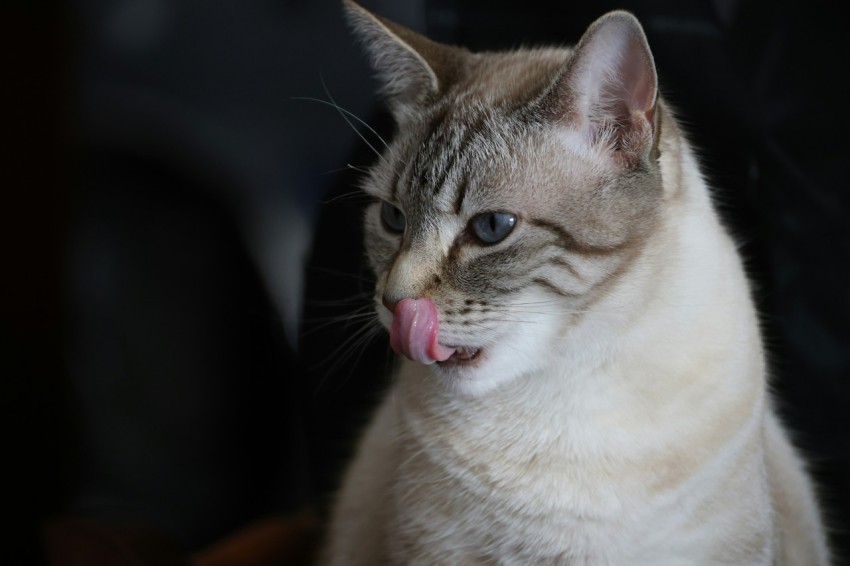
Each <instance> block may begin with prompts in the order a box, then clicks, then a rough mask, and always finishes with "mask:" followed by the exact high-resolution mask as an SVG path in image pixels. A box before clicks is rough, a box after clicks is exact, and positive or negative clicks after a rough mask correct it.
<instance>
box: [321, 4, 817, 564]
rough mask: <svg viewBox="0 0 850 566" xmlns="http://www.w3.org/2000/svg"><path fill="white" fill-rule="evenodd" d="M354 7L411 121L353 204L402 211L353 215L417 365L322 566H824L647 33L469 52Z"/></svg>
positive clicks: (806, 491) (359, 462)
mask: <svg viewBox="0 0 850 566" xmlns="http://www.w3.org/2000/svg"><path fill="white" fill-rule="evenodd" d="M348 10H349V12H350V15H351V16H352V18H353V20H354V21H355V23H356V25H357V26H358V28H359V29H360V31H361V33H362V35H364V36H365V37H366V38H367V40H368V41H371V42H372V45H373V47H372V48H371V49H372V54H373V57H374V59H375V64H376V66H377V67H378V69H379V72H380V73H382V75H383V78H384V81H385V85H386V88H387V92H388V94H389V95H390V100H391V103H392V104H393V109H394V112H395V114H396V116H397V117H398V119H399V122H400V129H399V133H398V135H397V136H396V138H395V140H394V141H393V143H392V144H391V145H390V147H389V148H388V150H387V152H385V154H384V157H383V158H382V160H381V161H380V162H379V163H378V164H377V165H376V166H375V168H374V169H373V170H372V174H371V177H370V179H369V181H368V183H367V185H366V187H365V188H366V190H367V191H369V192H370V193H372V194H373V195H375V196H377V197H378V198H379V199H381V200H383V201H384V202H388V203H390V204H391V206H390V207H389V209H387V208H386V205H384V208H382V205H375V206H373V207H371V208H370V210H369V211H368V212H367V217H366V227H367V251H368V255H369V260H370V263H371V265H372V267H373V269H375V271H376V273H377V275H378V289H377V291H376V302H377V304H378V305H379V306H378V307H377V308H378V310H379V315H380V317H381V319H382V321H383V322H384V324H385V325H386V326H387V327H388V328H391V330H392V336H393V344H394V346H395V347H396V349H397V350H398V351H399V352H402V353H404V354H405V355H406V356H408V357H410V358H413V359H416V360H418V361H411V360H404V361H403V362H402V363H401V366H400V368H399V371H398V373H397V376H396V377H395V379H394V382H393V385H392V388H391V389H390V391H389V392H388V394H387V396H386V398H385V399H384V401H383V403H382V405H381V406H380V408H379V410H378V412H377V414H376V415H375V417H374V418H373V421H372V423H371V424H370V426H369V428H368V430H367V432H366V434H365V437H364V438H363V440H362V442H361V444H360V446H359V449H358V453H357V456H356V458H355V460H354V462H353V464H352V465H351V467H350V469H349V471H348V474H347V476H346V479H345V482H344V485H343V487H342V489H341V492H340V493H339V498H338V501H337V503H336V506H335V508H334V510H333V516H332V522H331V524H330V527H329V530H328V541H327V545H326V548H325V550H324V556H323V560H324V561H325V562H326V563H328V564H335V565H336V564H339V565H342V564H346V565H364V566H365V565H372V564H384V563H393V564H523V565H524V564H593V565H596V564H612V565H626V564H628V565H637V564H647V565H650V564H651V565H673V564H736V565H737V564H801V565H815V564H826V563H828V561H829V558H828V553H827V549H826V545H825V537H824V533H823V529H822V526H821V523H820V518H819V512H818V509H817V506H816V502H815V497H814V495H813V492H812V487H811V485H810V482H809V480H808V478H807V477H806V474H805V472H804V469H803V464H802V462H801V460H800V459H799V457H798V456H797V455H796V454H795V452H794V450H793V449H792V447H791V445H790V443H789V441H788V439H787V437H786V434H785V432H784V431H783V429H782V428H781V426H780V425H779V423H778V421H777V419H776V416H775V413H774V411H773V409H772V407H771V402H770V398H769V395H768V393H767V385H766V377H765V376H766V372H765V362H764V354H763V348H762V345H761V341H760V336H759V329H758V321H757V318H756V315H755V312H754V309H753V306H752V301H751V298H750V291H749V287H748V284H747V280H746V278H745V276H744V272H743V269H742V267H741V262H740V259H739V256H738V253H737V250H736V248H735V245H734V243H733V242H732V240H731V239H730V238H729V236H728V235H727V233H726V231H725V230H724V229H723V228H722V226H721V224H720V222H719V220H718V217H717V215H716V213H715V211H714V208H713V206H712V203H711V201H710V198H709V193H708V190H707V188H706V185H705V183H704V181H703V179H702V178H701V176H700V174H699V170H698V166H697V163H696V160H695V158H694V156H693V154H692V152H691V150H690V149H689V147H688V145H687V142H686V141H685V139H684V138H683V137H682V135H681V133H680V132H679V130H678V128H677V127H676V124H675V122H674V120H673V117H672V115H671V114H670V112H669V110H668V109H667V108H666V107H665V105H664V104H663V102H661V101H660V99H658V97H657V92H656V79H655V74H654V73H655V72H654V66H653V64H652V59H651V55H650V54H649V51H648V48H646V46H645V45H646V44H645V38H643V34H642V32H641V31H640V27H639V25H638V24H637V22H636V21H635V20H634V19H633V18H631V16H628V15H626V14H623V13H616V14H614V15H611V16H607V17H606V18H603V19H601V20H600V21H599V22H597V23H596V24H594V26H592V27H591V29H590V30H589V31H588V33H587V34H586V35H585V38H584V39H583V40H582V42H581V43H580V44H579V46H578V47H577V48H576V50H575V51H571V50H568V49H546V50H534V51H520V52H514V53H506V54H475V55H473V54H470V53H468V52H465V51H460V50H455V49H453V48H448V47H445V46H440V45H438V44H433V43H430V42H428V41H427V40H424V39H423V38H421V37H419V36H415V35H414V34H411V33H410V32H408V31H407V30H404V29H403V28H398V27H397V26H394V25H393V24H390V23H389V22H386V21H383V20H379V19H376V18H374V17H373V16H371V15H369V14H368V13H366V12H365V11H362V9H360V8H359V7H356V6H354V5H349V7H348ZM390 209H391V210H390ZM492 211H499V214H500V215H501V216H492V215H490V216H486V219H487V222H485V226H484V228H480V227H475V222H476V221H475V219H476V218H479V217H481V215H486V214H488V213H490V212H492ZM395 213H399V214H403V216H402V217H399V216H393V214H395ZM382 214H383V216H382ZM505 214H508V216H505ZM510 216H512V217H513V223H512V224H511V225H510V226H509V227H508V228H507V229H505V228H504V226H503V225H502V224H503V223H504V222H507V221H508V220H505V219H509V217H510ZM398 218H402V219H403V222H401V223H399V222H398ZM487 223H489V224H487ZM500 223H502V224H500ZM488 226H489V227H488ZM482 230H483V231H482ZM506 230H507V231H506ZM482 238H483V240H482ZM494 238H495V241H490V240H492V239H494ZM381 303H383V305H385V306H381ZM432 306H433V311H431V310H428V309H431V308H432ZM388 309H394V311H395V322H393V321H394V319H393V315H392V314H391V312H390V310H388ZM417 309H424V310H417ZM429 313H431V314H429ZM417 316H419V317H420V318H418V319H417V318H416V317H417ZM417 325H419V326H421V325H426V326H427V327H428V330H424V331H423V330H420V329H419V326H417ZM430 325H433V327H434V328H433V329H431V326H430ZM437 342H439V344H437ZM455 348H458V351H459V352H461V353H465V352H468V351H471V352H472V354H471V356H472V359H471V360H464V359H463V358H464V357H467V355H469V354H464V355H460V356H459V355H458V354H454V355H451V354H450V353H451V352H453V351H454V349H455ZM450 355H451V357H449V356H450ZM434 360H437V361H439V363H438V364H436V365H424V364H423V363H419V362H432V361H434ZM441 360H442V361H441Z"/></svg>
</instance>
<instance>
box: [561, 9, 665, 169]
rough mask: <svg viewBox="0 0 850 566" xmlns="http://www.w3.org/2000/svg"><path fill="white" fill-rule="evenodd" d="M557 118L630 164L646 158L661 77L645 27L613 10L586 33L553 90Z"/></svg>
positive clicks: (632, 17)
mask: <svg viewBox="0 0 850 566" xmlns="http://www.w3.org/2000/svg"><path fill="white" fill-rule="evenodd" d="M553 95H554V96H555V98H556V101H555V105H554V109H555V112H556V115H557V119H559V120H564V121H566V122H567V124H566V125H567V126H568V127H569V128H570V129H573V130H577V131H578V133H579V134H580V139H582V140H583V141H584V142H586V143H587V144H588V145H596V144H606V145H607V146H608V147H610V149H611V151H612V152H614V156H615V158H616V159H617V160H618V161H620V162H621V163H623V164H624V165H626V166H635V165H638V164H639V163H640V162H642V161H643V160H645V159H647V158H648V157H649V155H650V152H651V151H652V148H653V145H654V138H655V135H656V125H657V124H656V119H657V116H656V114H657V113H656V107H657V102H658V100H657V99H658V77H657V75H656V71H655V62H654V60H653V58H652V52H651V51H650V50H649V44H648V43H647V40H646V35H644V32H643V28H642V27H641V25H640V23H639V22H638V20H637V18H635V17H634V16H633V15H631V14H630V13H628V12H623V11H615V12H610V13H608V14H606V15H604V16H602V17H601V18H599V19H598V20H596V21H595V22H594V23H593V24H592V25H591V26H590V27H589V28H588V30H587V31H586V32H585V34H584V36H583V37H582V38H581V41H580V42H579V43H578V45H577V46H576V49H575V53H574V55H573V57H572V58H571V59H570V61H569V62H568V64H567V67H566V69H565V71H564V73H563V74H562V76H561V77H560V79H559V81H558V83H557V85H556V88H555V92H554V93H553Z"/></svg>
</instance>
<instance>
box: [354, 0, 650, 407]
mask: <svg viewBox="0 0 850 566" xmlns="http://www.w3.org/2000/svg"><path fill="white" fill-rule="evenodd" d="M345 4H346V11H347V13H348V16H349V19H350V20H351V22H352V23H353V26H354V28H355V30H356V31H357V33H358V34H359V36H360V38H361V39H362V40H363V42H364V43H365V44H366V47H367V50H368V52H369V53H370V55H371V58H372V63H373V66H374V67H375V69H376V70H377V73H378V76H379V78H380V80H381V82H382V85H383V93H384V94H385V95H386V97H387V99H388V103H389V106H390V109H391V110H392V112H393V115H394V116H395V118H396V121H397V123H398V131H397V133H396V135H395V136H394V138H393V140H392V141H391V142H390V143H389V146H388V147H386V148H385V150H384V151H383V155H382V156H381V158H380V159H379V160H378V161H377V163H376V164H375V165H374V166H373V167H372V169H371V171H370V173H369V175H368V178H367V179H366V180H365V182H364V189H365V190H366V192H368V193H369V194H370V195H372V196H374V197H375V202H374V204H372V205H371V206H369V207H368V209H367V211H366V215H365V226H366V251H367V257H368V260H369V263H370V265H371V267H372V269H373V270H374V271H375V273H376V275H377V288H376V291H375V303H376V308H377V310H378V314H379V317H380V319H381V321H382V322H383V323H384V325H385V326H386V327H387V328H388V329H390V330H391V333H392V343H393V346H394V348H395V349H396V350H397V351H399V352H401V353H404V354H405V355H407V356H408V357H410V358H412V359H415V360H418V361H422V362H425V363H428V362H433V361H437V363H436V364H435V367H436V368H437V372H438V373H439V374H441V375H442V376H443V377H445V378H446V380H447V381H448V382H449V383H451V384H452V385H454V386H455V387H457V388H459V389H461V390H464V391H466V392H469V393H473V394H474V393H482V392H485V391H487V390H489V389H491V388H492V387H494V386H495V385H497V384H499V383H501V382H504V381H506V380H510V379H516V378H517V377H520V376H521V375H523V374H526V373H529V372H533V371H535V370H536V369H539V368H540V367H542V366H544V365H546V364H547V363H550V361H551V360H552V359H553V357H557V356H556V355H553V354H557V349H558V348H559V347H560V343H561V341H562V340H563V337H564V336H565V334H566V333H567V331H568V329H569V327H570V326H572V325H575V324H578V323H579V322H580V320H581V318H582V317H583V316H586V313H588V311H591V310H592V309H593V307H594V305H595V304H596V303H597V302H598V301H599V299H600V298H601V297H603V296H605V295H606V294H607V293H610V292H611V291H612V289H613V288H614V286H615V284H616V282H617V281H618V280H619V279H620V278H621V277H623V274H624V273H625V272H627V271H628V270H629V268H630V266H631V265H632V264H633V263H634V260H635V258H636V257H637V256H638V255H639V253H640V250H641V249H642V245H643V242H644V240H645V239H646V235H647V234H648V233H649V232H650V231H651V230H652V227H653V225H654V224H655V221H656V219H657V217H658V212H659V207H660V203H661V200H662V187H661V180H660V174H659V168H658V164H657V160H658V155H657V153H658V148H657V144H656V140H657V130H658V127H659V124H658V121H659V115H660V112H658V111H657V110H658V101H657V79H656V73H655V66H654V63H653V59H652V55H651V53H650V51H649V47H648V45H647V42H646V38H645V36H644V33H643V30H642V29H641V27H640V24H639V23H638V21H637V20H636V19H635V18H634V17H633V16H632V15H630V14H628V13H625V12H612V13H610V14H608V15H605V16H603V17H602V18H600V19H599V20H597V21H596V22H595V23H594V24H593V25H592V26H590V28H589V29H588V31H587V32H586V33H585V35H584V37H583V38H582V39H581V41H580V43H579V44H578V46H577V47H576V48H575V49H566V48H552V49H529V50H518V51H513V52H499V53H470V52H469V51H466V50H464V49H461V48H456V47H450V46H447V45H442V44H439V43H435V42H433V41H430V40H429V39H427V38H425V37H422V36H420V35H418V34H415V33H414V32H412V31H410V30H408V29H406V28H403V27H401V26H398V25H397V24H394V23H392V22H389V21H387V20H385V19H382V18H380V17H378V16H375V15H373V14H371V13H369V12H367V11H366V10H364V9H363V8H361V7H360V6H357V5H356V4H354V3H352V2H345ZM391 311H394V313H393V312H391Z"/></svg>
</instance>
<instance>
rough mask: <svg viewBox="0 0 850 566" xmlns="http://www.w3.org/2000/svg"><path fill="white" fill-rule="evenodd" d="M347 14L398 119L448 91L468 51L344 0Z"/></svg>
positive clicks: (402, 118) (349, 0)
mask: <svg viewBox="0 0 850 566" xmlns="http://www.w3.org/2000/svg"><path fill="white" fill-rule="evenodd" d="M343 5H344V7H345V12H346V16H347V18H348V21H349V23H350V24H351V26H352V28H353V29H354V31H355V33H356V34H357V36H358V37H359V38H360V39H361V40H362V42H363V43H364V44H365V46H366V49H367V51H368V53H369V55H370V58H371V61H372V67H373V68H374V69H375V70H376V71H377V74H378V78H379V80H380V81H381V85H382V89H381V90H382V93H383V94H384V95H385V96H386V97H387V99H388V102H389V105H390V110H391V111H392V112H393V114H394V115H395V116H396V119H399V120H404V118H406V117H407V116H408V115H409V114H411V113H415V111H416V108H417V106H419V105H421V104H422V103H423V102H425V101H427V100H428V99H430V98H433V97H434V96H436V95H437V94H439V93H440V92H444V91H445V89H446V88H447V87H448V86H449V84H450V83H451V82H452V81H453V80H454V78H455V77H456V76H457V74H458V71H459V68H460V65H461V62H462V58H463V55H464V53H465V51H463V50H462V49H460V48H457V47H450V46H448V45H443V44H441V43H437V42H435V41H431V40H430V39H428V38H427V37H424V36H422V35H419V34H418V33H415V32H413V31H411V30H409V29H407V28H406V27H404V26H400V25H399V24H396V23H394V22H391V21H389V20H387V19H385V18H382V17H380V16H377V15H375V14H372V13H371V12H369V11H368V10H366V9H365V8H363V7H362V6H360V5H358V4H356V3H354V2H352V1H351V0H343Z"/></svg>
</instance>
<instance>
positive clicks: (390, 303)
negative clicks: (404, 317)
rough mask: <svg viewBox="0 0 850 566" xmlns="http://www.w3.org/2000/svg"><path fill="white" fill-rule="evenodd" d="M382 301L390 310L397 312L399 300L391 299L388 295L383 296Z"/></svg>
mask: <svg viewBox="0 0 850 566" xmlns="http://www.w3.org/2000/svg"><path fill="white" fill-rule="evenodd" d="M381 302H382V303H384V306H385V307H387V310H388V311H390V312H391V313H393V314H395V306H396V305H397V304H398V303H397V302H393V301H391V300H390V299H388V298H387V296H386V295H384V296H383V297H382V298H381Z"/></svg>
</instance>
